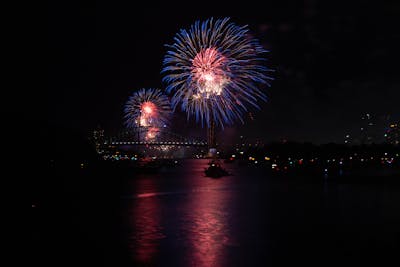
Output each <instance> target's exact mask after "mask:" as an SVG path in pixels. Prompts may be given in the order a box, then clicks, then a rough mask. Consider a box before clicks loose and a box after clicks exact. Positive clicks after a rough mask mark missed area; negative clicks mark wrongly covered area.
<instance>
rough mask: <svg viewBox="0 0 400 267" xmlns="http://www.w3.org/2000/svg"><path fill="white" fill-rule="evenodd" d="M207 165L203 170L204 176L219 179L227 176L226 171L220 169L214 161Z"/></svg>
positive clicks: (218, 164)
mask: <svg viewBox="0 0 400 267" xmlns="http://www.w3.org/2000/svg"><path fill="white" fill-rule="evenodd" d="M208 165H209V166H208V167H207V168H205V170H204V172H205V174H206V176H208V177H212V178H219V177H222V176H227V175H229V173H228V171H226V170H225V169H224V168H222V166H221V164H220V163H219V162H218V161H216V160H212V161H210V162H209V163H208Z"/></svg>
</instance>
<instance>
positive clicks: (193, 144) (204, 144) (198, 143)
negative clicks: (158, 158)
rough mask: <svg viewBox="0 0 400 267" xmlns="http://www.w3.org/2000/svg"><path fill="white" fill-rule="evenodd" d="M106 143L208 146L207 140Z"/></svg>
mask: <svg viewBox="0 0 400 267" xmlns="http://www.w3.org/2000/svg"><path fill="white" fill-rule="evenodd" d="M104 145H146V146H148V145H149V146H207V142H176V141H165V142H157V141H154V142H148V141H144V142H138V141H133V142H131V141H111V142H107V141H105V142H104Z"/></svg>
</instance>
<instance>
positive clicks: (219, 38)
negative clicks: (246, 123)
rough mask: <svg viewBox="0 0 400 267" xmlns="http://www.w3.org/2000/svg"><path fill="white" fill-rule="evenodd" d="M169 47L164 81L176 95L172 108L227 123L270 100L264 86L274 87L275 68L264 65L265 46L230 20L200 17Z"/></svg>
mask: <svg viewBox="0 0 400 267" xmlns="http://www.w3.org/2000/svg"><path fill="white" fill-rule="evenodd" d="M174 40H175V43H174V44H172V45H167V47H168V48H169V51H168V52H167V55H166V56H165V58H164V68H163V70H162V73H164V75H165V76H164V78H163V81H165V82H166V83H167V88H166V91H167V93H169V94H172V99H171V102H172V107H173V108H174V109H175V108H176V107H177V106H178V105H180V108H181V109H182V110H183V111H186V113H187V117H188V119H189V118H190V116H194V117H195V119H196V120H197V121H200V122H201V124H202V125H204V124H207V125H208V126H209V125H210V123H211V122H212V121H213V122H215V123H216V124H217V125H220V126H222V127H224V125H226V124H228V125H229V124H233V123H234V122H235V121H237V120H239V121H241V122H242V123H243V119H242V116H243V114H244V113H245V112H246V111H247V109H248V107H249V106H252V107H255V108H259V106H258V104H257V102H258V100H259V99H261V100H264V101H265V100H266V96H265V94H264V92H263V91H262V90H261V89H260V85H264V84H265V85H268V86H269V85H270V84H269V82H268V80H272V78H271V77H270V76H268V75H267V73H268V72H269V71H271V70H270V69H269V68H268V67H266V66H265V65H264V64H263V63H264V62H265V58H263V57H262V55H263V54H264V53H266V52H267V51H266V50H264V49H263V48H262V47H261V45H260V44H259V41H258V40H257V39H254V38H252V37H251V36H250V35H249V33H248V28H247V26H241V27H240V26H236V25H235V24H233V23H231V22H229V18H224V19H218V20H214V19H212V18H211V19H209V20H206V21H204V22H200V21H196V22H195V24H194V25H192V26H191V28H190V30H189V31H187V30H183V29H182V30H181V31H180V32H179V33H177V34H176V36H175V38H174Z"/></svg>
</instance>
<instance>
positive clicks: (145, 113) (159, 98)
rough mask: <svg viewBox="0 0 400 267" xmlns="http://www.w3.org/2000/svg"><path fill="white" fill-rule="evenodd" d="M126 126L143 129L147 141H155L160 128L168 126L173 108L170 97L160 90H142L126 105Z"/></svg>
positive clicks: (131, 97)
mask: <svg viewBox="0 0 400 267" xmlns="http://www.w3.org/2000/svg"><path fill="white" fill-rule="evenodd" d="M124 113H125V115H124V119H125V125H126V126H127V127H128V128H130V129H135V128H138V127H143V128H144V129H147V130H146V133H145V137H146V139H153V138H155V136H156V135H157V132H158V130H157V129H158V128H160V127H165V125H167V124H168V120H169V117H170V115H171V107H170V102H169V100H168V97H167V96H165V95H164V94H163V93H162V92H161V90H159V89H152V88H150V89H140V90H139V91H136V92H134V93H133V94H132V95H131V96H130V97H129V99H128V101H127V102H126V104H125V109H124Z"/></svg>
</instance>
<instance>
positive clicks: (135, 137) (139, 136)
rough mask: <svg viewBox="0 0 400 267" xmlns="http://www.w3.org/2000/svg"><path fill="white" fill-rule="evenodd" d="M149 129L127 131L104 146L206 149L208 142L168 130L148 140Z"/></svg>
mask: <svg viewBox="0 0 400 267" xmlns="http://www.w3.org/2000/svg"><path fill="white" fill-rule="evenodd" d="M147 133H148V129H146V128H144V127H141V128H136V129H133V130H125V131H121V132H120V133H118V134H117V135H116V136H113V137H110V138H108V139H106V140H104V143H103V144H104V145H131V146H141V145H145V146H192V147H206V146H207V145H208V144H207V142H206V141H203V140H199V139H195V138H190V137H185V136H182V135H179V134H176V133H173V132H171V131H169V130H167V129H166V128H162V130H159V131H157V132H156V134H155V137H154V138H146V134H147Z"/></svg>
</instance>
